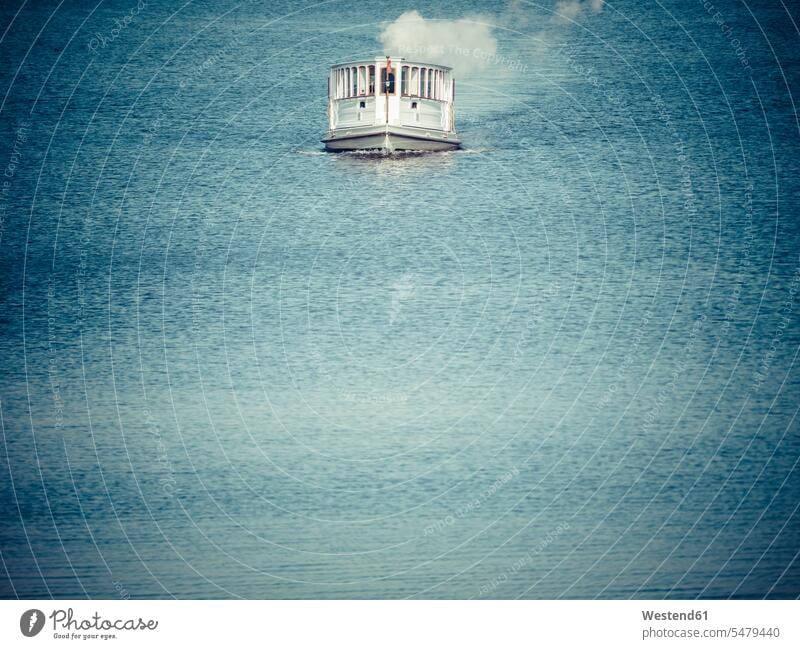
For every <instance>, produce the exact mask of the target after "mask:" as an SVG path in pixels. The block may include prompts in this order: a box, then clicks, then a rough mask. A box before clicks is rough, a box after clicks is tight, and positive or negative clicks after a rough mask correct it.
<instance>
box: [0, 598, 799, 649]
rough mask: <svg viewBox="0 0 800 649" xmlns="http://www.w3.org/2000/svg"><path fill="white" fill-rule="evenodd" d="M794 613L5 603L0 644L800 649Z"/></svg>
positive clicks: (721, 608)
mask: <svg viewBox="0 0 800 649" xmlns="http://www.w3.org/2000/svg"><path fill="white" fill-rule="evenodd" d="M32 609H34V610H36V611H37V613H36V616H35V621H34V623H33V624H32V623H31V622H30V613H29V611H31V610H32ZM70 609H71V610H72V614H71V616H70V614H69V610H70ZM651 613H652V615H651ZM39 614H43V616H44V620H45V622H44V625H43V626H42V627H41V630H40V631H39V632H38V633H37V634H36V635H35V637H30V638H29V637H25V635H24V634H23V632H22V628H27V629H28V630H29V632H30V629H31V628H33V629H35V628H36V625H37V624H38V625H40V626H41V622H40V619H39ZM96 614H97V615H98V617H97V618H95V617H94V616H95V615H96ZM799 614H800V604H798V602H796V601H770V602H763V601H755V602H754V601H731V602H728V601H701V602H695V601H692V602H681V601H671V602H663V601H657V602H650V601H622V602H619V601H599V602H586V601H558V602H554V601H511V602H506V601H468V602H452V601H445V602H441V601H385V602H374V601H370V602H352V601H347V602H343V601H325V602H323V601H151V600H147V601H88V602H87V601H58V602H52V601H5V602H0V645H2V646H3V647H16V646H20V647H32V646H34V644H33V643H36V646H50V645H53V644H57V645H58V646H74V645H75V644H76V643H79V644H80V645H81V646H86V645H87V643H88V644H91V643H94V642H98V643H109V642H111V643H113V646H117V647H122V646H131V647H134V646H136V647H142V646H146V647H148V649H152V648H156V647H171V648H174V647H176V646H181V647H191V646H193V645H194V644H197V645H199V646H218V645H223V646H226V647H239V646H243V647H250V646H264V647H280V648H281V649H285V648H293V647H298V648H299V647H303V648H305V647H348V648H350V649H357V648H360V647H365V648H366V647H369V648H370V649H376V648H388V649H394V648H397V649H400V648H403V649H405V648H408V647H412V648H416V647H437V648H438V649H441V648H443V647H458V648H459V649H461V648H470V647H476V648H480V649H488V648H490V647H491V648H494V647H503V648H504V649H505V648H516V647H520V648H522V647H525V648H531V647H561V646H569V647H598V646H600V647H615V648H616V647H643V646H644V647H646V646H649V645H651V644H653V643H655V644H656V645H657V646H664V645H665V644H674V645H676V646H679V645H684V646H688V647H691V646H740V644H739V643H737V641H740V643H741V646H743V647H759V646H764V647H798V646H800V636H799V635H798V630H799V629H798V628H799V627H800V624H799V623H798V617H800V615H799ZM647 616H651V619H645V618H646V617H647ZM139 618H141V619H142V622H141V623H139ZM659 618H660V619H659ZM668 618H678V619H668ZM680 618H684V619H680ZM149 621H152V622H151V623H150V626H151V627H152V626H153V623H156V625H155V628H149V629H148V628H145V629H139V630H130V629H122V630H117V629H115V628H111V629H103V627H104V626H112V627H114V626H116V627H124V626H126V622H127V626H136V625H138V626H146V625H147V623H148V622H149ZM87 625H88V626H89V627H90V628H85V627H86V626H87ZM82 627H84V628H82ZM98 627H99V628H98ZM775 630H777V634H776V632H775ZM770 631H771V633H769V632H770ZM712 635H714V636H716V637H711V636H712ZM110 636H113V637H110Z"/></svg>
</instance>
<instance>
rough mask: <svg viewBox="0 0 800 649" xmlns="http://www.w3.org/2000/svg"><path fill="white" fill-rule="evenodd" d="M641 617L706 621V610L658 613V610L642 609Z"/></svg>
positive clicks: (647, 618)
mask: <svg viewBox="0 0 800 649" xmlns="http://www.w3.org/2000/svg"><path fill="white" fill-rule="evenodd" d="M642 618H643V619H645V620H704V621H706V622H707V621H708V611H700V610H696V611H689V612H683V613H675V612H673V611H668V612H666V613H659V612H658V611H642Z"/></svg>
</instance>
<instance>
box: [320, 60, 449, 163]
mask: <svg viewBox="0 0 800 649" xmlns="http://www.w3.org/2000/svg"><path fill="white" fill-rule="evenodd" d="M455 87H456V83H455V79H453V76H452V69H451V68H448V67H446V66H443V65H433V64H430V63H413V62H410V61H406V60H405V59H403V58H402V57H389V56H387V57H385V58H381V57H378V58H376V59H373V60H365V61H353V62H350V63H341V64H338V65H334V66H332V67H331V71H330V75H329V77H328V123H329V126H328V132H327V133H326V134H325V137H324V138H322V141H323V142H324V143H325V148H326V149H327V150H328V151H352V150H358V149H366V150H369V149H382V150H384V151H446V150H448V149H457V148H458V147H459V146H461V141H460V140H459V139H458V137H457V136H456V131H455V109H454V99H455Z"/></svg>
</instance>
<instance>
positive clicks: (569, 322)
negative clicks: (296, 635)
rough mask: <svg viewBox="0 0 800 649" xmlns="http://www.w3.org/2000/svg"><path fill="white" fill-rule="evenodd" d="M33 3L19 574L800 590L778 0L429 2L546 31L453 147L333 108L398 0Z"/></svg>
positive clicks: (440, 13)
mask: <svg viewBox="0 0 800 649" xmlns="http://www.w3.org/2000/svg"><path fill="white" fill-rule="evenodd" d="M16 4H17V3H14V4H12V5H4V6H3V8H2V10H0V11H1V12H2V14H1V15H2V30H3V31H5V35H4V37H3V40H2V43H0V52H1V53H2V61H3V65H2V68H1V69H0V77H2V88H3V92H4V100H3V103H2V106H0V123H1V124H2V134H3V137H2V146H1V147H0V155H2V157H0V163H1V164H2V165H3V167H4V169H6V173H5V176H4V178H3V180H4V181H6V183H7V184H6V185H4V186H3V193H2V197H0V200H2V201H3V203H2V205H1V206H0V208H1V209H2V210H3V212H2V214H3V232H2V239H1V240H0V245H1V246H2V263H3V273H2V277H1V278H0V282H1V284H0V286H2V289H1V290H2V300H3V305H4V306H3V310H2V339H1V340H0V344H2V353H3V359H4V360H3V373H2V380H1V381H2V382H1V383H0V390H1V392H0V397H1V398H2V401H1V402H0V404H1V406H2V410H1V412H2V433H3V445H2V455H3V457H2V462H0V467H2V468H0V471H1V472H2V480H0V506H2V521H3V524H2V527H0V552H1V553H2V554H1V556H2V560H3V562H2V563H3V570H2V571H0V595H2V596H4V597H14V596H19V597H48V596H54V597H112V598H113V597H127V596H130V597H170V596H172V597H183V598H206V597H214V598H217V597H248V598H306V597H314V598H317V597H322V598H327V597H346V598H404V597H430V598H440V597H447V598H486V597H492V598H498V597H500V598H510V597H524V598H557V597H579V598H593V597H607V598H628V597H646V598H662V597H730V596H733V597H765V596H767V597H796V596H797V595H798V593H800V570H799V569H798V564H797V539H798V532H799V531H800V521H798V487H800V484H799V480H798V471H797V461H798V458H800V443H799V442H798V423H797V418H796V415H797V406H798V382H799V380H800V373H798V369H797V365H796V357H797V351H798V344H799V343H800V328H799V327H798V304H797V298H798V291H800V271H799V269H800V266H799V265H798V249H800V247H799V246H798V226H797V215H798V207H800V200H799V197H798V180H797V178H798V166H799V165H798V157H797V154H798V121H797V118H796V115H795V113H794V105H795V104H794V100H793V95H792V92H794V91H795V90H796V88H797V83H798V70H799V69H800V68H798V52H800V50H799V49H798V48H797V39H798V32H797V28H796V26H795V24H794V23H793V22H792V21H791V20H790V16H789V15H788V14H787V10H786V9H785V8H784V7H783V6H781V4H780V3H773V2H759V3H751V4H750V7H749V8H748V7H747V6H744V5H742V4H740V3H733V2H722V1H720V2H718V3H717V5H718V6H716V7H714V11H719V12H720V14H719V15H720V16H721V17H722V18H723V20H724V22H723V23H722V25H720V24H718V19H715V18H714V12H709V11H707V9H706V8H705V7H704V5H703V3H702V2H690V1H688V0H682V1H681V2H679V3H677V4H676V3H670V4H669V5H665V6H663V7H662V6H661V5H659V4H658V3H634V2H622V3H613V6H606V7H605V8H604V9H603V11H602V12H600V13H593V12H592V11H591V10H590V8H589V5H588V3H584V5H583V10H582V12H581V13H580V14H579V15H578V16H577V17H576V19H575V23H574V24H571V23H568V22H564V21H557V20H553V19H552V18H551V17H550V14H549V13H548V12H549V6H547V7H538V8H537V6H534V5H530V6H528V5H526V4H525V3H521V4H517V5H514V6H511V7H510V6H505V5H503V4H502V3H495V4H491V3H476V4H474V5H471V4H469V3H436V2H426V3H422V4H419V5H416V6H415V7H414V6H409V7H406V8H408V9H410V8H416V9H418V10H419V11H420V12H421V13H422V14H423V15H424V16H426V17H434V18H455V17H461V16H462V15H465V14H470V13H475V12H478V11H479V12H481V13H482V14H484V15H485V16H489V17H491V21H492V22H493V23H494V24H495V25H498V26H497V27H496V28H495V29H494V35H495V37H496V38H497V39H498V52H499V53H500V54H502V55H504V56H506V57H508V58H509V59H513V60H514V61H516V62H517V63H516V64H512V63H508V62H503V61H499V60H498V61H493V62H489V63H488V65H486V66H485V67H484V68H483V69H481V70H479V71H477V72H476V73H474V74H472V75H471V76H470V75H466V76H464V77H463V78H460V79H459V82H458V83H459V85H458V89H459V90H458V91H459V98H458V129H459V133H460V135H461V137H462V139H463V141H464V143H465V148H464V149H463V150H462V151H458V152H452V153H445V154H434V155H422V156H419V155H404V156H375V155H365V154H353V155H329V154H325V153H324V152H322V149H321V145H320V144H319V141H318V140H319V137H321V135H322V133H323V131H324V129H325V103H326V97H325V75H326V70H327V66H328V65H329V64H331V63H334V62H339V61H344V60H347V59H349V58H356V57H362V56H365V55H367V56H371V55H373V54H375V53H376V52H377V53H380V52H379V51H378V45H377V42H376V40H375V37H376V34H377V32H378V31H379V29H380V26H379V24H378V23H379V22H380V21H382V20H392V19H394V18H395V17H396V16H397V14H398V13H399V12H400V8H398V7H397V6H396V5H394V4H392V3H388V2H378V3H371V4H370V9H369V11H366V10H365V8H364V7H363V6H358V7H356V6H353V5H351V4H347V3H341V2H331V3H325V4H322V5H317V6H308V7H302V6H300V5H295V4H291V3H286V2H284V3H269V4H260V3H233V2H228V3H225V2H220V3H214V4H206V5H187V6H181V5H180V4H179V3H174V4H172V5H171V6H162V5H160V4H159V5H156V3H149V4H148V5H147V6H145V7H143V8H142V9H141V10H140V11H137V12H134V11H133V10H134V9H135V8H136V3H135V2H133V0H131V1H130V2H126V1H125V0H119V1H117V2H106V3H103V4H102V5H100V6H99V8H97V9H96V10H94V11H92V10H91V8H90V7H89V6H88V5H87V6H86V7H77V8H76V7H68V6H66V5H63V6H59V7H58V8H55V6H53V7H50V6H47V7H45V6H41V7H39V6H36V7H29V6H27V5H26V6H25V7H23V8H22V9H21V10H20V14H19V15H16V12H17V9H18V7H17V6H16ZM792 11H794V10H793V9H792ZM126 15H127V16H129V19H128V20H127V21H126V22H125V23H124V27H123V28H122V29H119V30H117V32H116V36H115V37H114V38H113V39H112V38H111V36H112V35H113V32H112V30H113V29H114V26H115V24H116V23H115V22H114V21H115V19H116V20H122V19H123V18H124V17H125V16H126ZM512 17H513V20H512V19H511V18H512ZM120 24H122V23H120ZM98 35H99V36H98ZM733 38H735V39H738V40H737V43H739V45H738V47H739V48H740V51H741V50H744V51H746V57H747V65H745V64H744V62H743V61H742V60H741V55H740V54H739V55H737V52H736V47H737V46H736V44H733V43H732V39H733ZM92 39H95V40H94V41H92ZM93 50H94V51H93ZM520 65H521V66H524V69H520ZM7 164H8V165H11V166H13V169H11V173H10V174H9V173H8V169H9V168H11V167H6V165H7Z"/></svg>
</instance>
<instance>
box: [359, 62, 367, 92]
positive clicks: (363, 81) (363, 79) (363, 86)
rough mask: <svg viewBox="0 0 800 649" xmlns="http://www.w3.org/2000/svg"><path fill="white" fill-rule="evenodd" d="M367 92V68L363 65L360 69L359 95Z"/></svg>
mask: <svg viewBox="0 0 800 649" xmlns="http://www.w3.org/2000/svg"><path fill="white" fill-rule="evenodd" d="M365 92H367V68H365V67H364V66H363V65H362V66H359V68H358V94H359V95H363V94H364V93H365Z"/></svg>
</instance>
